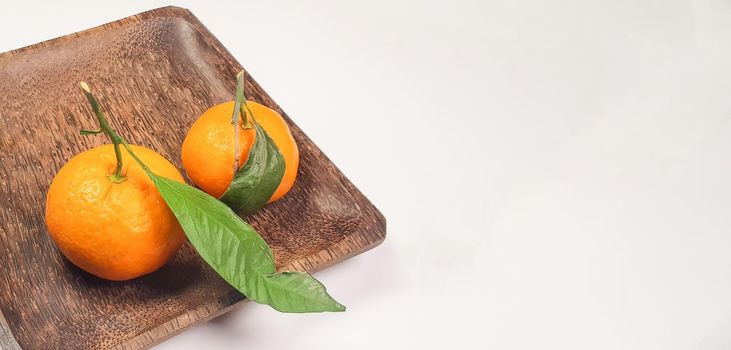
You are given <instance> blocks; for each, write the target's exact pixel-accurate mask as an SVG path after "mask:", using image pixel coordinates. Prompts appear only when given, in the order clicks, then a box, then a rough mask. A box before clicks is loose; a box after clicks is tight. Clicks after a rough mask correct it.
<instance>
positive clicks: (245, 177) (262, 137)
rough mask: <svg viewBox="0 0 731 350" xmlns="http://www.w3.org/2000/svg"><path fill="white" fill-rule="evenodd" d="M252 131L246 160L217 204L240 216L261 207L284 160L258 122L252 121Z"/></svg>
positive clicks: (280, 174) (276, 181) (276, 184)
mask: <svg viewBox="0 0 731 350" xmlns="http://www.w3.org/2000/svg"><path fill="white" fill-rule="evenodd" d="M254 128H255V129H256V138H255V140H254V144H253V145H252V146H251V149H250V150H249V158H248V159H247V160H246V164H244V166H243V167H241V169H239V171H237V172H236V176H234V178H233V180H232V181H231V185H229V187H228V189H227V190H226V192H224V193H223V196H221V201H223V202H224V203H226V204H227V205H228V206H229V207H231V208H232V209H233V210H234V211H235V212H237V213H240V214H242V215H248V214H251V213H253V212H255V211H257V210H259V209H260V208H261V207H263V206H264V205H265V204H266V203H267V201H269V198H271V197H272V194H274V191H276V190H277V187H279V183H280V182H282V177H283V176H284V157H282V154H281V153H280V152H279V148H277V145H276V144H274V141H273V140H272V139H271V138H270V137H269V135H267V133H266V131H265V130H264V128H262V127H261V126H260V125H259V124H258V123H256V122H254Z"/></svg>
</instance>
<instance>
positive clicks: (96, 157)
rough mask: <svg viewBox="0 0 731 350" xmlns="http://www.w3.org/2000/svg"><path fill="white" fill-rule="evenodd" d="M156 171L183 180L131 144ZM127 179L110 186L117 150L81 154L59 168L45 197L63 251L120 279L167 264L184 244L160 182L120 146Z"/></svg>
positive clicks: (76, 261)
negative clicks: (157, 187) (154, 179)
mask: <svg viewBox="0 0 731 350" xmlns="http://www.w3.org/2000/svg"><path fill="white" fill-rule="evenodd" d="M131 148H132V150H133V151H134V152H135V154H136V155H137V156H138V157H139V158H140V159H141V160H142V162H143V163H145V164H146V165H147V166H148V167H149V168H150V169H151V170H152V172H153V173H155V174H157V175H160V176H163V177H167V178H169V179H172V180H175V181H179V182H183V178H182V176H181V175H180V173H179V172H178V170H177V169H176V168H175V166H173V165H172V164H171V163H170V162H169V161H167V160H166V159H165V158H163V157H162V156H161V155H159V154H157V153H155V151H153V150H151V149H149V148H145V147H141V146H134V145H132V146H131ZM122 160H123V164H124V166H123V167H122V174H123V175H124V176H125V180H124V181H123V182H120V183H114V182H112V181H111V180H110V179H109V178H108V177H109V175H110V174H112V173H114V169H115V167H116V164H117V161H116V158H115V154H114V146H112V145H102V146H98V147H95V148H92V149H90V150H87V151H85V152H82V153H80V154H78V155H76V156H75V157H74V158H72V159H71V160H69V161H68V163H66V165H64V166H63V167H62V168H61V170H59V171H58V173H57V174H56V177H55V178H54V179H53V182H52V183H51V186H50V188H49V189H48V197H47V198H46V225H47V226H48V231H49V233H50V234H51V238H53V240H54V241H55V242H56V245H57V246H58V248H59V250H60V251H61V252H62V253H63V254H64V255H65V256H66V257H67V258H68V259H69V260H70V261H71V262H72V263H73V264H74V265H76V266H78V267H79V268H81V269H83V270H85V271H87V272H89V273H91V274H93V275H96V276H98V277H101V278H105V279H109V280H114V281H123V280H129V279H132V278H136V277H139V276H142V275H146V274H148V273H151V272H153V271H155V270H157V269H159V268H160V267H162V266H163V265H164V264H165V262H167V260H168V259H169V258H170V257H172V256H173V255H174V254H175V252H176V251H177V250H178V248H179V247H180V245H181V244H182V243H183V240H184V239H185V236H184V234H183V230H182V228H181V227H180V224H178V221H177V219H176V218H175V216H174V215H173V213H172V212H171V211H170V209H169V208H168V206H167V204H165V201H164V200H163V199H162V197H161V196H160V194H159V193H158V192H157V189H156V188H155V185H154V184H153V183H152V180H150V178H149V177H148V176H147V174H146V173H145V172H144V171H143V170H142V168H140V166H139V165H138V164H137V163H136V162H135V161H134V160H133V159H132V157H131V156H130V155H129V154H128V153H127V151H125V150H124V149H122Z"/></svg>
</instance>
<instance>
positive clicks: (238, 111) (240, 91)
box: [231, 70, 254, 176]
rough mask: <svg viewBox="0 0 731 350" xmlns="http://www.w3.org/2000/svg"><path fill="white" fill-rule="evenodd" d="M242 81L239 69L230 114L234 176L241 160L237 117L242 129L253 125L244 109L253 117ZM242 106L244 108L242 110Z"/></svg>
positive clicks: (242, 72) (241, 73) (242, 73)
mask: <svg viewBox="0 0 731 350" xmlns="http://www.w3.org/2000/svg"><path fill="white" fill-rule="evenodd" d="M244 81H245V73H244V70H241V71H240V72H239V73H238V74H236V99H235V100H234V110H233V113H232V115H231V125H233V129H234V166H233V170H234V171H233V173H234V176H236V173H237V172H238V171H239V162H240V161H241V152H240V149H241V148H240V147H241V141H239V118H241V128H242V129H244V130H247V129H251V128H253V127H254V126H253V125H252V123H251V120H249V118H248V117H247V113H246V111H247V110H248V111H249V113H248V114H249V115H251V116H252V117H253V114H252V113H251V110H250V109H249V106H247V105H246V93H245V92H244V85H245V84H244ZM244 108H245V109H246V110H244Z"/></svg>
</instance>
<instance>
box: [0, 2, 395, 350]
mask: <svg viewBox="0 0 731 350" xmlns="http://www.w3.org/2000/svg"><path fill="white" fill-rule="evenodd" d="M240 69H241V65H240V64H239V63H238V62H237V61H236V60H235V59H234V58H233V57H232V56H231V54H230V53H229V52H228V51H227V50H226V49H225V48H224V47H223V46H222V45H221V43H220V42H218V41H217V40H216V39H215V37H213V35H211V34H210V33H209V32H208V31H207V30H206V28H205V27H204V26H203V25H202V24H201V23H200V22H199V21H198V20H197V19H196V18H195V17H194V16H193V15H192V14H191V13H190V12H189V11H188V10H185V9H181V8H175V7H166V8H162V9H157V10H153V11H149V12H145V13H142V14H139V15H135V16H132V17H129V18H125V19H122V20H119V21H116V22H113V23H109V24H105V25H103V26H100V27H96V28H93V29H90V30H87V31H83V32H79V33H75V34H71V35H67V36H64V37H61V38H57V39H53V40H50V41H46V42H43V43H40V44H36V45H32V46H29V47H25V48H22V49H18V50H14V51H10V52H6V53H3V54H0V130H2V138H1V139H0V198H3V201H4V203H3V206H2V208H1V209H0V348H2V349H12V350H15V349H20V348H22V349H108V348H113V349H142V348H148V347H150V346H152V345H154V344H157V343H159V342H160V341H162V340H164V339H166V338H168V337H171V336H173V335H175V334H177V333H179V332H181V331H182V330H184V329H186V328H188V327H190V326H192V325H195V324H196V323H200V322H203V321H206V320H208V319H211V318H213V317H216V316H218V315H220V314H222V313H224V312H226V311H228V310H230V309H231V308H232V307H234V306H235V305H238V304H239V303H241V302H242V301H243V300H244V298H243V296H242V295H241V294H239V293H238V292H236V291H235V290H233V289H232V288H231V287H230V286H228V285H227V284H226V283H225V282H224V281H223V280H221V279H220V278H219V277H218V276H217V275H216V274H215V273H214V272H213V271H212V270H211V269H210V268H208V267H207V266H206V265H205V263H203V262H202V261H201V259H200V258H199V257H198V256H197V254H196V253H195V252H194V251H193V250H192V248H191V247H190V246H189V245H188V244H186V245H185V246H184V247H183V248H182V249H181V250H180V252H179V253H178V254H177V255H176V257H175V258H174V259H173V260H172V261H171V262H170V263H169V264H167V265H166V266H165V267H163V268H162V269H161V270H159V271H157V272H155V273H153V274H151V275H148V276H145V277H143V278H139V279H136V280H133V281H129V282H122V283H120V282H109V281H104V280H101V279H98V278H95V277H93V276H91V275H89V274H87V273H85V272H83V271H80V270H79V269H77V268H75V267H74V266H73V265H71V264H69V263H68V262H67V261H66V260H65V259H64V258H63V257H62V256H61V255H60V254H59V252H58V251H57V250H56V248H55V246H54V245H53V243H52V241H51V240H50V238H49V236H48V233H47V231H46V227H45V224H44V217H43V213H44V203H45V194H46V191H47V189H48V186H49V184H50V182H51V179H52V178H53V176H54V175H55V173H56V171H57V170H58V169H59V168H60V167H61V166H62V165H63V164H64V163H65V162H66V161H67V160H68V159H70V158H71V157H73V156H74V155H75V154H77V153H79V152H81V151H83V150H86V149H88V148H91V147H93V146H96V145H99V144H102V143H104V142H105V140H104V138H103V137H88V136H80V135H79V134H78V130H79V129H92V128H94V127H95V123H94V119H93V117H92V114H91V111H90V109H89V107H88V106H87V103H86V102H85V101H84V96H83V95H82V93H81V91H80V90H79V88H78V85H77V84H78V81H80V80H86V81H88V82H89V83H90V84H91V85H92V86H93V87H94V89H95V94H96V95H97V96H98V97H99V98H100V100H101V103H102V105H103V106H104V107H105V108H106V109H107V111H108V115H109V116H110V118H111V120H112V124H113V125H114V126H115V127H116V129H117V130H118V131H119V132H120V133H121V134H123V135H126V136H127V138H128V139H129V140H130V142H132V143H136V144H140V145H144V146H147V147H150V148H152V149H154V150H157V151H158V152H160V153H161V154H162V155H163V156H165V157H166V158H168V159H170V160H171V161H173V163H175V164H176V165H177V166H178V167H179V168H180V145H181V143H182V140H183V137H184V135H185V132H186V130H187V128H188V127H189V126H190V125H191V123H192V122H193V121H194V120H195V119H196V118H197V117H198V116H199V115H200V114H201V113H202V112H203V111H204V110H206V109H207V108H208V107H210V106H212V105H214V104H217V103H220V102H223V101H227V100H231V99H233V91H234V85H235V79H234V76H235V74H236V72H237V71H239V70H240ZM247 82H248V84H247V86H246V90H247V95H248V96H250V98H251V99H252V100H255V101H257V102H260V103H262V104H264V105H267V106H269V107H271V108H274V109H275V110H277V111H279V112H280V113H282V115H283V116H285V118H286V120H287V121H288V122H289V123H290V128H291V129H292V132H293V135H294V137H295V139H296V140H297V142H298V145H299V147H300V152H301V163H300V173H299V174H298V180H297V182H296V183H295V186H294V188H293V189H292V191H291V192H290V193H289V194H288V195H287V196H286V197H285V198H284V199H282V200H280V201H277V202H275V203H273V204H271V205H268V206H267V207H265V208H264V209H263V210H261V211H260V212H258V213H257V214H255V215H253V216H251V217H249V218H248V221H249V222H250V223H251V224H252V226H254V227H255V228H256V229H257V230H258V231H259V232H260V233H261V234H262V236H263V237H264V238H265V239H266V240H267V242H268V243H269V244H270V245H271V246H272V249H273V251H274V255H275V259H276V262H277V267H278V268H279V269H280V270H290V269H297V270H305V271H317V270H319V269H322V268H325V267H327V266H330V265H332V264H335V263H337V262H339V261H342V260H344V259H347V258H349V257H351V256H353V255H356V254H359V253H361V252H363V251H366V250H368V249H370V248H372V247H374V246H376V245H378V244H379V243H380V242H382V241H383V239H384V238H385V231H386V228H385V220H384V218H383V216H382V215H381V214H380V213H379V212H378V210H377V209H376V208H375V207H374V206H373V205H372V204H371V203H370V202H369V201H368V200H367V199H366V198H365V197H364V196H363V195H362V194H361V193H360V192H359V191H358V190H357V189H356V188H355V187H354V186H353V185H352V184H351V183H350V182H349V181H348V180H347V179H346V178H345V177H344V176H343V174H342V173H341V172H340V171H339V170H338V169H337V168H336V167H335V166H334V165H333V164H332V163H331V162H330V161H329V160H328V159H327V157H326V156H325V155H324V154H323V153H322V152H321V151H320V150H319V149H318V148H317V146H315V145H314V144H313V143H312V141H311V140H310V139H309V138H307V136H306V135H305V134H303V133H302V131H301V130H300V129H299V128H298V127H297V126H296V125H295V124H294V123H292V122H291V119H289V117H288V116H287V115H286V114H285V113H283V112H282V111H281V109H280V108H279V106H277V104H276V103H274V101H272V99H271V98H270V97H269V96H268V95H267V94H266V93H265V92H264V90H263V89H262V88H261V87H260V86H259V85H258V84H257V83H256V82H255V81H254V80H253V79H251V77H248V79H247ZM313 98H317V97H316V96H313ZM335 295H337V294H335ZM345 302H347V300H346V301H345ZM272 312H274V311H272Z"/></svg>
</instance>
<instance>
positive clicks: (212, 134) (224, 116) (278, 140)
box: [181, 101, 299, 203]
mask: <svg viewBox="0 0 731 350" xmlns="http://www.w3.org/2000/svg"><path fill="white" fill-rule="evenodd" d="M246 106H247V107H248V109H249V110H250V111H251V114H253V116H254V119H255V120H256V122H257V123H258V124H259V125H260V126H261V127H262V128H263V129H264V130H265V131H266V132H267V134H268V135H269V137H270V138H271V139H272V140H273V141H274V144H276V146H277V148H279V152H280V153H281V154H282V156H283V157H284V165H285V170H284V176H283V177H282V180H281V182H280V183H279V186H278V187H277V189H276V191H274V193H273V194H272V196H271V197H270V198H269V203H271V202H273V201H276V200H277V199H280V198H282V197H283V196H284V195H285V194H286V193H287V192H288V191H289V190H290V189H291V188H292V186H293V185H294V181H295V179H296V178H297V169H298V168H299V149H298V148H297V143H296V142H295V140H294V137H292V134H291V132H290V131H289V127H288V126H287V122H286V121H285V120H284V118H282V116H281V115H280V114H279V113H277V112H276V111H274V110H273V109H271V108H268V107H266V106H264V105H261V104H259V103H256V102H253V101H246ZM233 109H234V101H229V102H224V103H221V104H218V105H216V106H213V107H211V108H210V109H208V110H207V111H205V112H204V113H203V114H202V115H201V116H200V117H199V118H198V119H197V120H196V121H195V122H194V123H193V125H192V126H191V127H190V130H189V131H188V134H187V135H186V136H185V140H184V141H183V147H182V151H181V153H182V158H183V168H184V169H185V172H186V173H187V174H188V177H190V179H191V180H192V181H193V183H195V184H196V186H198V187H199V188H200V189H202V190H203V191H205V192H206V193H208V194H210V195H211V196H213V197H216V198H220V197H221V196H222V195H223V193H224V192H226V189H228V187H229V185H230V184H231V180H233V176H234V174H233V170H232V164H233V163H234V148H235V138H234V135H233V132H232V130H231V129H232V126H231V114H232V113H233ZM247 114H248V111H247ZM241 123H242V121H241V120H239V124H241ZM255 138H256V133H255V130H254V129H243V128H239V151H240V155H239V166H243V165H244V164H245V163H246V160H247V159H248V156H249V149H250V148H251V146H252V145H253V144H254V140H255Z"/></svg>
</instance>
